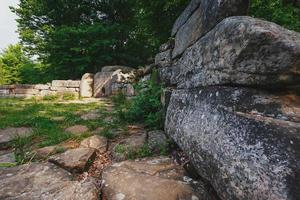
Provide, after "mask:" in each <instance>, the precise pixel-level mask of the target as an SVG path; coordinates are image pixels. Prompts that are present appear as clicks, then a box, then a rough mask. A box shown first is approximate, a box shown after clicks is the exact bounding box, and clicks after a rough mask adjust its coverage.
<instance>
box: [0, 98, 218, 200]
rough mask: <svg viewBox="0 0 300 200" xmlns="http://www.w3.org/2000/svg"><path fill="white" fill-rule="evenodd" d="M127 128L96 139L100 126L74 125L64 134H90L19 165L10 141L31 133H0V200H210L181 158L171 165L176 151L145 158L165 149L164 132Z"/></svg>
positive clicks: (93, 113)
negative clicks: (162, 148) (163, 147)
mask: <svg viewBox="0 0 300 200" xmlns="http://www.w3.org/2000/svg"><path fill="white" fill-rule="evenodd" d="M104 101H105V104H104V105H105V107H104V108H105V109H106V110H108V111H109V112H111V113H113V112H114V107H113V105H112V103H111V102H109V101H108V100H104ZM73 103H74V102H73ZM77 103H82V102H80V101H78V102H77ZM78 114H80V118H81V119H82V120H84V121H88V120H98V119H99V120H100V118H101V117H102V116H101V115H100V114H99V113H98V112H97V110H89V111H88V112H84V113H78ZM52 120H54V121H63V120H65V119H64V118H63V117H54V118H53V119H52ZM113 120H114V119H113V116H106V118H105V120H104V121H105V122H106V123H112V121H113ZM126 126H127V127H126V131H125V132H124V129H116V130H115V132H118V133H116V134H117V135H118V136H117V137H104V136H103V134H102V135H101V134H99V133H100V132H101V131H103V127H98V128H96V129H95V130H93V131H90V130H89V127H87V126H85V125H82V124H75V125H73V126H70V127H68V128H66V129H65V131H66V132H68V133H70V134H71V135H76V137H77V138H78V137H79V138H80V136H81V135H82V134H86V133H87V132H88V131H90V134H88V137H86V136H85V137H82V139H80V140H78V139H77V140H74V139H72V138H71V139H69V140H66V141H64V142H62V143H59V144H57V145H52V146H45V147H42V148H33V149H32V152H33V153H32V154H31V155H33V156H32V157H31V158H30V159H29V160H28V162H26V163H25V164H22V165H19V164H20V163H17V161H16V160H15V158H14V155H15V154H14V148H13V147H12V146H11V141H12V140H14V139H15V138H16V137H30V136H31V135H33V134H34V129H33V128H28V127H15V128H12V127H10V128H3V129H0V147H1V148H0V149H1V150H0V166H1V167H0V180H1V181H0V199H5V200H8V199H72V200H77V199H78V200H79V199H80V200H85V199H86V200H94V199H112V200H127V199H128V200H148V199H149V200H150V199H151V200H153V199H157V200H160V199H161V200H168V199H170V200H177V199H180V200H185V199H189V200H190V199H192V200H197V199H214V197H213V195H212V194H210V193H209V192H208V190H207V186H206V185H205V184H204V183H203V182H201V181H200V180H197V179H192V178H190V176H189V175H188V174H187V172H186V171H185V170H184V167H183V165H186V162H185V161H184V160H182V159H181V156H177V162H176V159H175V158H176V156H175V154H176V155H178V154H177V153H176V152H175V151H173V156H171V155H168V154H166V153H164V156H162V155H161V153H156V154H152V153H150V152H155V151H157V149H160V148H161V147H162V146H165V147H166V146H167V145H168V139H167V137H166V136H165V134H164V132H163V131H159V130H157V131H147V130H145V129H144V128H143V127H142V126H141V125H126ZM120 132H122V133H120ZM104 135H105V134H104ZM146 147H147V148H146ZM174 152H175V153H174ZM181 161H183V162H181ZM195 188H197V189H195Z"/></svg>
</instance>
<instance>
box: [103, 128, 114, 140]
mask: <svg viewBox="0 0 300 200" xmlns="http://www.w3.org/2000/svg"><path fill="white" fill-rule="evenodd" d="M100 135H101V136H103V137H106V138H108V139H113V138H115V137H116V135H115V134H114V133H113V132H112V130H110V129H107V128H106V129H104V130H103V131H101V133H100Z"/></svg>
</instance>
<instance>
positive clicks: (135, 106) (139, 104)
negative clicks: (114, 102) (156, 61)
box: [117, 81, 163, 129]
mask: <svg viewBox="0 0 300 200" xmlns="http://www.w3.org/2000/svg"><path fill="white" fill-rule="evenodd" d="M135 88H136V91H137V96H135V97H133V98H132V99H131V100H130V101H125V102H123V104H122V103H120V102H121V101H118V102H119V105H118V106H117V108H118V109H117V115H118V118H119V119H120V120H123V121H127V122H129V123H143V124H145V125H146V127H147V128H150V129H159V128H162V126H163V117H162V116H163V115H162V114H163V111H162V110H163V109H162V105H161V102H160V96H161V90H162V89H161V86H160V85H158V84H156V83H155V82H153V81H149V82H142V83H139V84H137V85H136V87H135ZM118 98H119V99H120V98H121V97H118ZM122 101H123V100H122Z"/></svg>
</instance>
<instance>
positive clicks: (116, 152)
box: [112, 132, 147, 162]
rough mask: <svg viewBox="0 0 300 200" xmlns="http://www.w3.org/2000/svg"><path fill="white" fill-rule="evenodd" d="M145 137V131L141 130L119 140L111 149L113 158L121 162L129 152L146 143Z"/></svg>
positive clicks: (137, 149) (133, 151)
mask: <svg viewBox="0 0 300 200" xmlns="http://www.w3.org/2000/svg"><path fill="white" fill-rule="evenodd" d="M146 139H147V135H146V133H144V132H141V133H137V134H134V135H131V136H130V137H128V138H125V139H123V140H121V141H120V142H119V143H118V144H117V145H116V146H114V148H113V150H112V157H113V160H114V161H116V162H121V161H124V160H126V159H128V155H129V154H131V153H135V152H137V151H139V150H140V149H141V148H142V147H143V146H144V145H145V144H146Z"/></svg>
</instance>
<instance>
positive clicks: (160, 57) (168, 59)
mask: <svg viewBox="0 0 300 200" xmlns="http://www.w3.org/2000/svg"><path fill="white" fill-rule="evenodd" d="M155 64H156V65H157V66H158V67H170V66H171V65H172V50H171V49H169V50H166V51H164V52H161V53H159V54H157V55H156V56H155Z"/></svg>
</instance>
